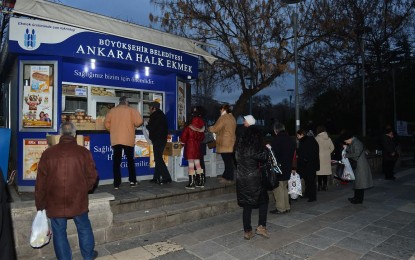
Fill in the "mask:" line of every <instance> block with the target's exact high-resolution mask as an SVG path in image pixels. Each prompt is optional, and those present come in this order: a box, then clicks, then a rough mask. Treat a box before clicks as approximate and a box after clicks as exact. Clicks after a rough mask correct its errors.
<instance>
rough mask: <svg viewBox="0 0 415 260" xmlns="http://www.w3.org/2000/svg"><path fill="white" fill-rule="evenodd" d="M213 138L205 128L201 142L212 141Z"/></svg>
mask: <svg viewBox="0 0 415 260" xmlns="http://www.w3.org/2000/svg"><path fill="white" fill-rule="evenodd" d="M214 141H215V138H214V137H213V133H211V132H209V131H208V130H205V138H203V141H202V144H208V143H211V142H214Z"/></svg>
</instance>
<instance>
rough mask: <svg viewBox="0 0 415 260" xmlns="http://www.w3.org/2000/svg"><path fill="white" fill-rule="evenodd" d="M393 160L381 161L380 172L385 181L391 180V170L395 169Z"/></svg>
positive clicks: (392, 173)
mask: <svg viewBox="0 0 415 260" xmlns="http://www.w3.org/2000/svg"><path fill="white" fill-rule="evenodd" d="M395 162H396V161H395V160H385V158H383V160H382V172H383V174H384V175H385V179H393V175H394V174H395V173H394V172H393V169H394V168H395Z"/></svg>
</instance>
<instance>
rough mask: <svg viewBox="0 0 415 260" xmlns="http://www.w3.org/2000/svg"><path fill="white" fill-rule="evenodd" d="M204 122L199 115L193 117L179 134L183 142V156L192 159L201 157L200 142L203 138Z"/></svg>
mask: <svg viewBox="0 0 415 260" xmlns="http://www.w3.org/2000/svg"><path fill="white" fill-rule="evenodd" d="M204 131H205V123H204V122H203V119H202V118H200V117H194V118H193V119H192V122H191V123H190V125H189V126H186V127H185V128H184V130H183V133H182V135H181V136H180V141H181V142H182V143H184V158H185V159H186V160H189V159H190V160H192V159H193V160H194V159H200V158H201V152H200V143H201V142H202V141H203V139H204V138H205V133H204Z"/></svg>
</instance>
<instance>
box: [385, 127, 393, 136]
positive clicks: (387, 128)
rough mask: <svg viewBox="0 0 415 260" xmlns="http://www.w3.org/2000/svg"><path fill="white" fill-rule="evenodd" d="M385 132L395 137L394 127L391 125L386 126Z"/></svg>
mask: <svg viewBox="0 0 415 260" xmlns="http://www.w3.org/2000/svg"><path fill="white" fill-rule="evenodd" d="M384 133H385V135H388V136H390V137H393V128H392V127H391V126H390V125H388V126H386V127H385V131H384Z"/></svg>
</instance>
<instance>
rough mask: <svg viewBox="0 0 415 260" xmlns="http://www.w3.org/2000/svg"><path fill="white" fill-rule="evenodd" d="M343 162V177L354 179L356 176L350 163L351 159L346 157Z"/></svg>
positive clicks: (347, 179) (346, 179)
mask: <svg viewBox="0 0 415 260" xmlns="http://www.w3.org/2000/svg"><path fill="white" fill-rule="evenodd" d="M342 163H343V164H344V169H343V174H342V176H341V179H342V180H345V181H354V180H355V176H354V173H353V169H352V166H351V165H350V162H349V159H347V158H346V157H344V158H343V159H342Z"/></svg>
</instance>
